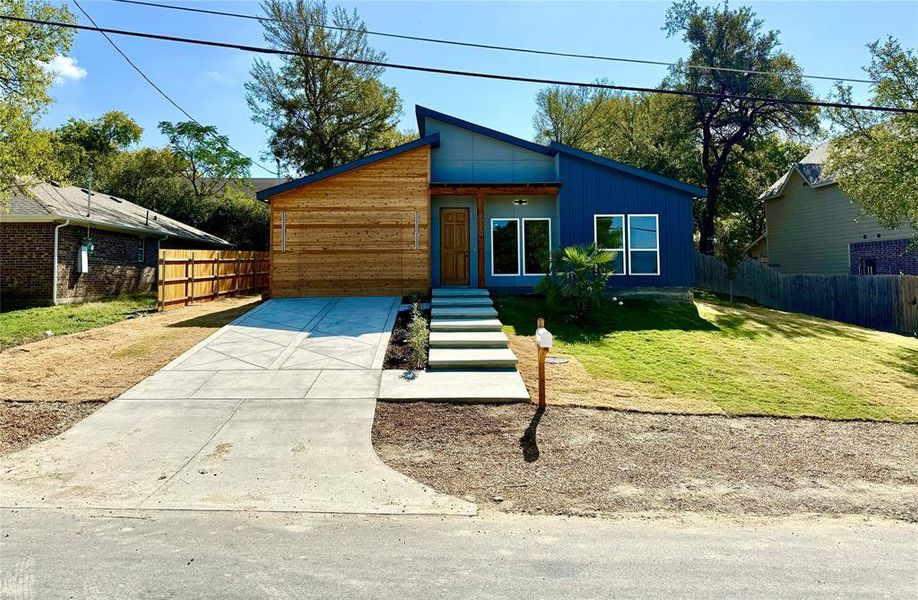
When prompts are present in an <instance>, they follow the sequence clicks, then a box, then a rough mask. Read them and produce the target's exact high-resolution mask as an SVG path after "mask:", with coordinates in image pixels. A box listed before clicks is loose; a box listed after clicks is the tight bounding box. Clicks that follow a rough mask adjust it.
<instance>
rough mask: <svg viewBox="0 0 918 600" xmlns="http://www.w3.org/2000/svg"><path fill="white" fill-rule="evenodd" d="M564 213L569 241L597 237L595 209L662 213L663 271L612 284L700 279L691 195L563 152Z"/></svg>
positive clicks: (685, 283) (564, 238)
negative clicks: (695, 254)
mask: <svg viewBox="0 0 918 600" xmlns="http://www.w3.org/2000/svg"><path fill="white" fill-rule="evenodd" d="M559 178H560V180H561V191H560V192H559V194H558V196H559V204H560V206H559V212H560V214H561V239H560V243H561V244H562V245H564V246H569V245H571V244H588V243H592V242H593V216H594V215H596V214H624V215H629V214H657V215H659V234H658V235H659V246H660V274H659V275H622V276H616V277H613V278H612V280H611V284H610V285H611V287H690V286H692V285H694V284H695V263H694V251H695V250H694V244H693V241H692V234H693V231H694V224H693V221H692V197H691V196H690V195H689V194H686V193H683V192H679V191H677V190H675V189H673V188H671V187H667V186H664V185H659V184H656V183H653V182H651V181H648V180H646V179H641V178H637V177H633V176H630V175H628V174H625V173H622V172H620V171H615V170H612V169H608V168H604V167H602V166H601V165H597V164H595V163H591V162H588V161H585V160H581V159H578V158H576V157H573V156H570V155H567V154H563V153H562V154H559Z"/></svg>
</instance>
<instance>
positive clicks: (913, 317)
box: [695, 254, 918, 334]
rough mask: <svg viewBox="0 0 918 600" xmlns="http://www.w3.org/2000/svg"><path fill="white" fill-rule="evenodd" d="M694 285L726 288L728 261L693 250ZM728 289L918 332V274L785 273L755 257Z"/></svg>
mask: <svg viewBox="0 0 918 600" xmlns="http://www.w3.org/2000/svg"><path fill="white" fill-rule="evenodd" d="M695 273H696V285H697V287H699V288H701V289H703V290H708V291H711V292H717V293H721V294H728V293H730V281H729V280H728V279H727V266H726V265H725V264H724V262H723V261H722V260H720V259H719V258H717V257H714V256H708V255H705V254H696V255H695ZM733 293H734V294H735V295H737V296H744V297H746V298H751V299H753V300H755V301H756V302H758V303H759V304H762V305H763V306H767V307H769V308H777V309H779V310H786V311H789V312H799V313H804V314H807V315H812V316H814V317H822V318H825V319H833V320H835V321H842V322H845V323H852V324H854V325H862V326H864V327H870V328H872V329H880V330H882V331H892V332H894V333H905V334H914V333H915V332H918V277H915V276H911V275H796V274H795V275H786V274H782V273H779V272H778V271H776V270H774V269H772V268H771V267H769V266H767V265H765V264H762V263H760V262H759V261H757V260H752V259H748V258H747V259H746V260H744V261H743V264H742V265H740V266H739V267H738V269H737V274H736V278H735V279H734V280H733Z"/></svg>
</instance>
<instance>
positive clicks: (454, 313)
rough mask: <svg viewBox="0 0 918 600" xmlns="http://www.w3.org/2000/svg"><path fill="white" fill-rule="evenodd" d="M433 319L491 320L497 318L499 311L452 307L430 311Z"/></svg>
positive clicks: (477, 307)
mask: <svg viewBox="0 0 918 600" xmlns="http://www.w3.org/2000/svg"><path fill="white" fill-rule="evenodd" d="M430 317H431V318H432V319H491V318H497V311H496V310H494V308H493V307H491V306H451V307H448V308H442V307H437V306H434V307H432V308H431V309H430Z"/></svg>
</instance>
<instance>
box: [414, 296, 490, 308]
mask: <svg viewBox="0 0 918 600" xmlns="http://www.w3.org/2000/svg"><path fill="white" fill-rule="evenodd" d="M430 305H431V306H432V307H438V308H451V307H456V306H493V305H494V303H493V302H491V299H490V298H488V297H487V296H435V297H434V298H433V300H431V301H430Z"/></svg>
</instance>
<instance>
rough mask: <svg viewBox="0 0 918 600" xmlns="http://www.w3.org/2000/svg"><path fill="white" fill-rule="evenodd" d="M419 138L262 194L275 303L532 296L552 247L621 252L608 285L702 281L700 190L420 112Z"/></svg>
mask: <svg viewBox="0 0 918 600" xmlns="http://www.w3.org/2000/svg"><path fill="white" fill-rule="evenodd" d="M416 115H417V122H418V131H419V133H420V138H419V139H416V140H414V141H411V142H408V143H406V144H403V145H401V146H397V147H395V148H392V149H390V150H386V151H384V152H380V153H378V154H374V155H371V156H367V157H365V158H362V159H360V160H356V161H354V162H351V163H348V164H344V165H341V166H338V167H335V168H332V169H329V170H327V171H323V172H320V173H315V174H313V175H309V176H307V177H302V178H300V179H295V180H292V181H288V182H285V183H282V184H280V185H277V186H274V187H271V188H268V189H265V190H262V191H261V192H259V194H258V198H259V199H262V200H266V201H269V202H270V208H271V220H270V223H271V277H270V281H271V282H270V295H271V296H275V297H277V296H312V295H332V294H393V293H396V294H409V293H412V292H419V291H422V292H423V291H427V290H429V289H430V288H431V287H439V286H471V287H479V288H489V289H491V290H492V291H497V292H500V291H522V290H531V289H532V286H533V285H534V284H536V283H537V282H538V281H539V280H540V279H542V278H543V276H544V274H545V272H546V270H547V266H548V259H549V254H550V252H551V251H553V250H555V249H557V248H560V247H564V246H568V245H571V244H587V243H592V242H597V243H598V244H600V245H601V246H602V247H604V248H607V249H609V250H612V251H615V252H616V253H617V255H616V259H615V275H614V276H613V277H612V280H611V284H610V285H611V286H613V287H629V288H635V287H641V288H644V287H652V288H661V287H669V288H688V287H691V286H692V285H693V284H694V281H695V263H694V245H693V240H692V231H693V223H692V202H693V199H694V198H697V197H700V196H703V195H704V193H705V192H704V190H702V189H700V188H697V187H694V186H691V185H687V184H685V183H681V182H679V181H674V180H672V179H667V178H665V177H661V176H660V175H657V174H655V173H651V172H649V171H645V170H642V169H637V168H634V167H631V166H628V165H625V164H622V163H619V162H616V161H612V160H609V159H606V158H602V157H600V156H596V155H594V154H590V153H588V152H583V151H581V150H578V149H576V148H571V147H569V146H565V145H562V144H557V143H552V144H549V145H547V146H545V145H541V144H536V143H533V142H530V141H527V140H523V139H520V138H517V137H514V136H511V135H507V134H505V133H501V132H499V131H495V130H493V129H489V128H487V127H483V126H481V125H476V124H475V123H470V122H468V121H464V120H462V119H459V118H456V117H453V116H450V115H446V114H443V113H439V112H436V111H433V110H430V109H428V108H424V107H421V106H418V107H417V109H416Z"/></svg>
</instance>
